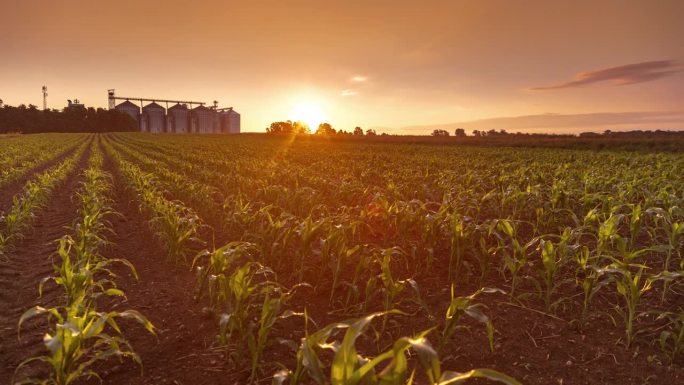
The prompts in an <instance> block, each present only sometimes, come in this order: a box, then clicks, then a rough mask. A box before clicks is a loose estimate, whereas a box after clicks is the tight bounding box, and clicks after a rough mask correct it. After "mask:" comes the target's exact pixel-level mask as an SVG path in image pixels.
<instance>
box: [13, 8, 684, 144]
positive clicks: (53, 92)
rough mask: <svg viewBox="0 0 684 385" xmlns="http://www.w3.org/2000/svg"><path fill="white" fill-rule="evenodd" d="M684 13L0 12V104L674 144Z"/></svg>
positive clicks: (683, 93)
mask: <svg viewBox="0 0 684 385" xmlns="http://www.w3.org/2000/svg"><path fill="white" fill-rule="evenodd" d="M682 15H684V1H679V0H671V1H668V0H657V1H645V0H644V1H627V0H616V1H599V0H595V1H568V2H560V1H546V0H539V1H506V0H500V1H486V0H480V1H457V0H451V1H449V0H443V1H399V0H392V1H389V0H375V1H373V0H366V1H357V0H347V1H336V2H333V1H297V0H294V1H292V0H291V1H282V0H281V1H240V2H238V1H220V0H204V1H193V2H191V1H187V0H186V1H176V0H166V1H143V0H135V1H134V0H114V1H106V2H105V1H97V0H88V1H86V0H61V1H34V0H22V1H18V0H17V1H12V0H0V98H1V99H3V100H4V102H5V103H7V104H11V105H18V104H20V103H33V104H36V105H42V98H41V93H40V88H41V86H42V85H43V84H46V85H47V86H48V89H49V101H48V104H49V107H52V108H62V107H63V106H64V105H65V104H66V99H73V98H79V99H81V101H82V102H85V103H86V104H87V105H93V106H106V104H107V99H106V91H107V89H108V88H115V89H116V91H117V93H118V94H119V95H130V96H144V97H156V98H170V99H175V98H181V99H191V100H204V101H207V102H211V101H213V100H214V99H216V100H218V101H219V102H220V104H221V105H222V106H234V107H235V108H236V110H238V111H239V112H240V113H241V114H242V128H243V131H263V130H264V128H265V127H266V126H267V125H268V124H269V123H270V122H272V121H274V120H284V119H288V118H289V117H290V116H291V112H292V110H293V109H294V108H295V107H296V106H297V105H298V104H300V103H313V104H317V105H318V107H319V108H320V110H322V112H323V114H324V115H325V116H326V118H327V120H328V121H329V122H330V123H331V124H332V125H333V126H334V127H336V128H342V129H346V130H350V129H353V127H354V126H356V125H360V126H362V127H364V128H367V127H383V129H382V130H384V131H387V132H390V133H392V132H394V133H427V132H430V131H431V130H432V128H434V127H449V128H451V127H454V125H453V124H452V125H449V124H451V123H454V124H456V126H463V127H466V128H468V129H473V128H479V129H489V128H495V129H500V128H506V127H508V128H509V131H518V130H520V131H526V130H530V131H549V132H568V131H573V130H574V131H586V130H589V129H593V130H603V129H613V130H619V129H631V128H663V129H668V128H670V129H677V128H680V129H684V103H683V102H684V72H681V71H682V70H683V69H684V67H682V64H683V63H684V41H683V36H684V22H683V21H682Z"/></svg>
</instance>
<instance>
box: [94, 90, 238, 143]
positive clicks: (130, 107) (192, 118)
mask: <svg viewBox="0 0 684 385" xmlns="http://www.w3.org/2000/svg"><path fill="white" fill-rule="evenodd" d="M107 95H108V99H109V109H110V110H111V109H115V110H117V111H121V112H124V113H126V114H128V115H130V116H131V117H132V118H133V119H134V120H135V121H136V122H138V125H139V127H140V132H152V133H175V134H185V133H196V134H239V133H240V114H239V113H238V112H237V111H235V110H234V109H233V107H227V108H218V102H216V101H214V105H213V106H212V107H206V106H205V104H206V103H204V102H192V101H182V100H165V99H149V98H140V97H121V96H116V95H115V94H114V90H109V91H108V93H107ZM117 100H123V102H121V103H119V104H116V101H117ZM131 100H134V101H139V102H140V106H138V105H137V104H135V103H133V102H131ZM146 102H147V103H148V104H145V103H146ZM159 103H162V104H164V106H162V105H161V104H159ZM169 103H173V105H172V106H171V107H169ZM193 105H195V106H196V107H194V108H193ZM188 106H189V107H188Z"/></svg>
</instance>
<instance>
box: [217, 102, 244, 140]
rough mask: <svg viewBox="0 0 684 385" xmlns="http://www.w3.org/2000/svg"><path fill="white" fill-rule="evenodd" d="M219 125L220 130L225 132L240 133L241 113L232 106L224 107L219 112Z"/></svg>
mask: <svg viewBox="0 0 684 385" xmlns="http://www.w3.org/2000/svg"><path fill="white" fill-rule="evenodd" d="M218 115H219V123H220V124H219V127H220V129H219V130H218V132H221V133H223V134H239V133H240V114H238V113H237V112H236V111H235V110H233V109H232V108H227V109H223V110H222V111H221V112H219V113H218Z"/></svg>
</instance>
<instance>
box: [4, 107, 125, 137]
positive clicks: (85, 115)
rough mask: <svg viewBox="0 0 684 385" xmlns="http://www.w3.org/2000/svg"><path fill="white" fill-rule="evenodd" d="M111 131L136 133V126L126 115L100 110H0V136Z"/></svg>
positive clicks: (13, 108)
mask: <svg viewBox="0 0 684 385" xmlns="http://www.w3.org/2000/svg"><path fill="white" fill-rule="evenodd" d="M113 131H138V122H136V121H135V119H133V118H132V117H131V116H130V115H128V114H126V113H123V112H120V111H116V110H107V109H104V108H97V109H95V108H93V107H88V108H85V107H80V106H78V107H70V108H69V107H68V108H65V109H63V110H61V111H60V110H54V109H53V110H44V111H43V110H39V109H38V108H37V107H36V106H34V105H32V104H29V105H28V106H26V105H24V104H22V105H20V106H18V107H13V106H8V105H5V106H3V107H2V108H0V133H9V132H21V133H24V134H33V133H39V132H113Z"/></svg>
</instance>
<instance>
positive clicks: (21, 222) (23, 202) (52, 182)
mask: <svg viewBox="0 0 684 385" xmlns="http://www.w3.org/2000/svg"><path fill="white" fill-rule="evenodd" d="M90 142H91V141H86V142H83V143H82V144H81V145H80V146H79V147H78V149H77V150H76V152H75V153H74V154H73V155H72V156H71V157H69V158H68V159H66V160H64V161H63V162H62V163H60V164H58V165H56V166H54V167H52V168H50V169H48V170H47V171H45V172H43V173H41V174H39V175H37V176H36V177H35V178H34V179H32V180H29V181H28V182H26V185H25V186H24V189H23V192H22V193H21V194H17V195H15V196H14V197H13V199H12V207H10V209H9V210H8V212H6V213H2V215H1V216H0V257H2V256H3V255H4V254H6V253H7V252H8V251H10V250H11V247H12V245H13V244H14V243H15V242H16V240H17V239H18V238H21V237H22V234H24V232H25V231H26V230H27V229H28V228H29V227H30V224H31V221H32V220H33V218H34V217H35V215H36V213H37V212H39V211H40V210H42V209H43V208H44V207H45V205H46V204H47V203H48V201H49V199H50V197H51V196H52V194H53V193H54V190H55V189H56V188H58V187H59V185H60V184H62V183H63V182H64V181H65V180H66V178H67V176H68V175H69V174H70V173H71V172H72V171H73V170H74V168H75V167H76V165H77V164H78V161H79V160H80V159H81V156H82V155H83V152H84V151H85V149H86V148H87V147H88V145H90Z"/></svg>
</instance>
